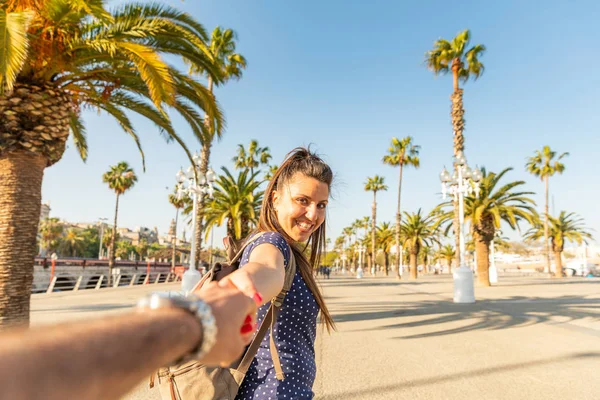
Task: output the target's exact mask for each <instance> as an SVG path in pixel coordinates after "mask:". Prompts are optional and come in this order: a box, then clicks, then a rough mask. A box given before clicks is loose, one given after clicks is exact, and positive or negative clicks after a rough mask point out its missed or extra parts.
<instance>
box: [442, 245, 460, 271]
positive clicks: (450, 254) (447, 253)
mask: <svg viewBox="0 0 600 400" xmlns="http://www.w3.org/2000/svg"><path fill="white" fill-rule="evenodd" d="M439 255H440V257H441V258H443V259H444V260H446V265H448V273H452V260H453V259H454V257H455V255H456V251H454V247H452V245H451V244H447V245H445V246H443V247H442V248H441V249H440V250H439Z"/></svg>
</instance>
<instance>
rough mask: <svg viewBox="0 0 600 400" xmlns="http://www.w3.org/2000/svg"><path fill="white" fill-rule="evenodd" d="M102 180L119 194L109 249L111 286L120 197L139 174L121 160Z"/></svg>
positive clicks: (133, 183)
mask: <svg viewBox="0 0 600 400" xmlns="http://www.w3.org/2000/svg"><path fill="white" fill-rule="evenodd" d="M102 181H103V182H104V183H107V184H108V187H109V188H110V189H112V190H114V192H115V194H116V195H117V200H116V202H115V222H114V224H113V229H112V235H111V239H112V240H111V242H110V247H109V251H108V276H109V282H108V283H109V286H110V277H112V269H113V267H114V265H115V238H116V236H117V216H118V215H119V197H121V195H122V194H124V193H125V192H126V191H128V190H129V189H131V188H132V187H133V185H135V183H136V182H137V176H136V175H135V172H134V171H133V169H131V168H130V167H129V164H127V163H126V162H125V161H121V162H120V163H118V164H117V165H113V166H111V167H110V170H109V171H107V172H105V173H104V175H102Z"/></svg>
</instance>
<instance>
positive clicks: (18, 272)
mask: <svg viewBox="0 0 600 400" xmlns="http://www.w3.org/2000/svg"><path fill="white" fill-rule="evenodd" d="M47 163H48V160H47V159H46V158H45V157H43V156H42V155H40V154H36V153H32V152H28V151H24V150H17V151H11V152H5V153H4V154H2V155H0V329H3V328H5V327H6V326H8V325H25V326H28V325H29V298H30V296H31V285H32V282H33V258H34V257H35V253H36V237H37V229H38V224H39V220H40V209H41V204H42V178H43V176H44V168H45V167H46V165H47Z"/></svg>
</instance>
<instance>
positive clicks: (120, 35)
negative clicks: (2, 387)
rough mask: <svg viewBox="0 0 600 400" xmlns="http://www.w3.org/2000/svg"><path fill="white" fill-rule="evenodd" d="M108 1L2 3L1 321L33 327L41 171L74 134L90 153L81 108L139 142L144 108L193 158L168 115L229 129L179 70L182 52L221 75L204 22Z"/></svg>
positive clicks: (207, 97)
mask: <svg viewBox="0 0 600 400" xmlns="http://www.w3.org/2000/svg"><path fill="white" fill-rule="evenodd" d="M104 5H105V2H104V1H103V0H86V1H73V0H46V1H41V0H39V1H32V0H11V1H9V2H3V5H2V6H1V7H0V32H1V36H2V40H0V114H1V115H2V116H3V117H2V118H1V119H0V131H1V132H2V135H1V138H0V196H1V204H2V210H0V227H9V229H0V298H1V299H3V300H1V301H0V324H8V323H11V324H12V323H23V324H27V323H28V320H29V319H28V318H29V304H30V301H29V297H30V293H31V285H32V279H33V257H34V255H35V251H36V249H35V248H34V243H35V236H36V231H37V224H38V221H39V214H40V208H41V186H42V178H43V175H44V169H45V168H47V167H49V166H51V165H53V164H55V163H56V162H58V161H59V160H60V159H61V158H62V156H63V153H64V151H65V147H66V142H67V139H68V137H69V136H70V135H72V138H73V142H74V145H75V148H76V149H77V150H78V152H79V154H80V155H81V157H82V158H83V159H84V160H85V159H86V157H87V154H88V145H87V138H86V129H85V125H84V123H83V120H82V112H81V111H82V110H84V109H91V110H95V111H98V112H103V113H106V114H108V115H110V116H112V117H114V118H115V119H116V120H117V122H118V123H119V125H120V126H121V128H122V129H123V130H124V131H125V133H126V134H127V135H129V136H130V137H131V138H132V139H133V140H134V141H135V143H136V145H137V146H138V147H140V140H139V138H138V136H137V133H136V130H135V129H134V126H133V124H132V123H131V120H130V119H129V115H130V114H129V112H131V113H135V114H139V115H141V116H142V117H144V118H146V119H148V120H150V121H152V122H153V123H154V124H155V125H156V126H157V127H158V130H159V132H160V133H161V134H162V135H163V136H164V137H165V138H166V139H167V140H168V141H172V140H173V141H175V142H177V143H178V144H179V145H180V146H182V147H183V149H184V151H185V152H186V154H187V155H188V157H189V158H190V159H191V155H190V153H189V151H188V150H187V147H186V146H185V144H184V142H183V140H182V139H181V138H180V137H179V136H178V135H177V133H176V132H175V130H174V128H173V126H172V124H171V120H170V118H169V115H170V114H169V113H168V111H170V110H172V111H174V112H175V113H178V114H181V115H182V116H183V117H184V118H185V120H186V121H187V122H188V123H189V124H190V126H191V127H192V129H193V130H194V129H195V128H197V127H203V123H202V118H203V117H202V114H206V115H208V118H209V119H210V120H211V121H213V122H214V125H215V127H216V128H215V129H216V130H219V131H220V130H221V129H222V126H223V122H224V121H223V118H222V116H221V113H220V110H219V108H218V107H217V104H216V102H215V101H214V98H213V96H212V95H211V94H210V93H209V91H208V90H207V89H206V87H205V86H203V85H202V84H201V83H199V82H198V81H196V80H194V79H193V78H190V77H189V76H187V75H186V74H184V73H182V72H181V71H179V70H177V69H176V68H175V67H173V65H177V62H176V61H177V60H178V59H182V58H185V59H186V60H188V61H189V62H191V63H193V64H194V65H198V66H199V67H200V66H201V67H202V68H205V69H206V71H208V73H210V74H212V75H214V76H215V77H216V79H221V78H220V74H217V72H218V71H217V68H216V67H215V65H214V64H215V63H214V61H213V59H212V57H210V56H208V55H207V54H206V53H205V51H204V49H205V48H206V45H205V41H206V39H207V35H206V32H205V30H204V28H203V27H202V25H201V24H199V23H198V22H197V21H196V20H194V18H192V17H191V16H189V15H188V14H186V13H183V12H180V11H178V10H176V9H174V8H172V7H169V6H166V5H162V4H161V5H158V4H157V3H151V4H145V3H141V2H138V3H133V4H127V3H125V4H121V5H117V6H115V7H114V8H113V11H112V12H108V11H107V10H106V9H105V7H104ZM166 55H168V57H169V63H167V62H166V61H165V60H163V57H164V56H166ZM202 129H203V128H202ZM140 152H141V147H140ZM141 153H142V152H141ZM142 161H143V153H142Z"/></svg>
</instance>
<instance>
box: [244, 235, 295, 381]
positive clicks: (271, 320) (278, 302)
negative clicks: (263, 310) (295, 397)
mask: <svg viewBox="0 0 600 400" xmlns="http://www.w3.org/2000/svg"><path fill="white" fill-rule="evenodd" d="M289 248H290V261H289V263H288V267H287V268H286V269H285V279H284V282H283V289H282V290H281V292H279V294H278V295H277V296H276V297H274V298H273V299H272V300H271V306H270V307H269V310H268V311H267V314H266V315H265V318H264V319H263V321H262V323H261V324H260V328H258V332H257V333H256V335H255V336H254V339H253V340H252V343H250V346H249V347H248V350H247V351H246V353H245V354H244V357H243V358H242V361H241V362H240V364H239V366H238V368H237V370H238V371H240V372H241V373H242V374H244V375H246V373H247V372H248V368H250V364H251V363H252V360H253V359H254V357H255V356H256V353H257V352H258V348H259V347H260V344H261V343H262V341H263V339H264V338H265V335H266V334H267V330H268V329H269V328H271V340H270V343H269V347H270V350H271V358H272V359H273V366H274V367H275V376H276V377H277V379H278V380H280V381H282V380H284V379H285V374H284V373H283V369H282V368H281V362H280V360H279V353H278V351H277V346H276V345H275V339H274V338H273V332H274V329H273V328H274V327H275V322H276V321H277V317H278V316H279V308H280V307H281V306H282V304H283V300H284V299H285V296H286V295H287V293H288V292H289V291H290V289H291V288H292V284H293V283H294V276H295V275H296V258H295V257H294V251H293V250H292V246H289Z"/></svg>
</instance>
